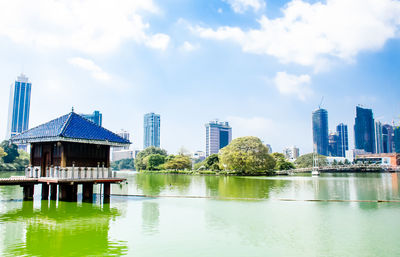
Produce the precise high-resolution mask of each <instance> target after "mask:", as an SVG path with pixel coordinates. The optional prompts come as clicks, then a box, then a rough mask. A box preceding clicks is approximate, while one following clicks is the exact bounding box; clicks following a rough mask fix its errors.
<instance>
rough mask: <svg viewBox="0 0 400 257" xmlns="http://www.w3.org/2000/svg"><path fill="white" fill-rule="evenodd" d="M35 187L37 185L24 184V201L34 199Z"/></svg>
mask: <svg viewBox="0 0 400 257" xmlns="http://www.w3.org/2000/svg"><path fill="white" fill-rule="evenodd" d="M34 187H35V185H24V186H23V188H24V201H30V200H33V194H34Z"/></svg>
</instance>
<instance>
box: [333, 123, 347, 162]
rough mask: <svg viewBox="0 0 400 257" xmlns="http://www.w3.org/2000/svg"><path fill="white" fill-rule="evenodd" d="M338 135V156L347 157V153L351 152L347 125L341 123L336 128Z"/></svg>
mask: <svg viewBox="0 0 400 257" xmlns="http://www.w3.org/2000/svg"><path fill="white" fill-rule="evenodd" d="M336 133H337V135H338V151H337V156H339V157H346V151H347V150H349V133H348V129H347V125H345V124H343V123H340V124H339V125H337V126H336Z"/></svg>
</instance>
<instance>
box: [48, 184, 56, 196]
mask: <svg viewBox="0 0 400 257" xmlns="http://www.w3.org/2000/svg"><path fill="white" fill-rule="evenodd" d="M50 199H51V200H57V184H50Z"/></svg>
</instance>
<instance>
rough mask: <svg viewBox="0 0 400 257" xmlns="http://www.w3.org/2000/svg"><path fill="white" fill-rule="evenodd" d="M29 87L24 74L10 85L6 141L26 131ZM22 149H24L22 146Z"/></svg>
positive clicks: (29, 102)
mask: <svg viewBox="0 0 400 257" xmlns="http://www.w3.org/2000/svg"><path fill="white" fill-rule="evenodd" d="M31 87H32V84H31V83H30V82H29V79H28V78H27V77H26V76H25V75H24V74H21V75H20V76H18V78H17V80H16V81H15V82H14V83H13V84H11V88H10V99H9V108H8V123H7V134H6V138H7V139H10V138H11V137H12V136H15V135H18V134H20V133H22V132H24V131H25V130H28V127H29V112H30V104H31ZM21 146H22V145H21ZM22 148H24V147H23V146H22Z"/></svg>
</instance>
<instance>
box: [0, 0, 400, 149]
mask: <svg viewBox="0 0 400 257" xmlns="http://www.w3.org/2000/svg"><path fill="white" fill-rule="evenodd" d="M399 28H400V1H395V0H327V1H304V0H303V1H302V0H293V1H276V0H275V1H268V0H267V1H263V0H207V1H195V0H186V1H183V0H163V1H159V0H152V1H150V0H141V1H123V0H121V1H105V0H97V1H94V0H85V1H67V0H59V1H54V0H38V1H34V3H33V1H26V0H15V1H3V2H1V3H0V46H1V47H0V54H1V58H0V74H1V76H0V85H2V86H1V87H0V90H1V94H0V103H1V105H2V108H1V109H0V110H1V112H0V120H2V121H3V122H1V123H0V124H1V126H0V135H5V134H6V132H5V129H6V125H7V124H6V120H7V112H8V110H7V109H8V96H9V90H10V88H9V85H10V84H11V83H12V82H13V81H14V80H15V78H16V77H17V76H18V75H19V73H21V71H23V72H24V73H25V74H26V75H27V76H28V77H29V78H30V80H31V82H32V99H31V119H30V127H33V126H36V125H39V124H41V123H43V122H46V121H48V120H50V119H52V118H56V117H58V116H61V115H63V114H65V113H68V112H69V111H70V110H71V107H72V106H74V108H75V110H76V111H77V112H83V113H90V112H92V111H93V110H100V111H101V112H102V113H103V124H104V126H105V127H106V128H108V129H111V130H113V131H118V130H120V129H125V130H128V131H129V132H130V133H131V137H132V138H131V139H132V141H133V146H132V148H135V149H140V148H141V147H142V145H143V115H144V114H145V113H146V112H156V113H160V114H161V145H162V147H163V148H165V149H167V150H168V151H169V152H171V153H174V152H177V151H178V150H179V149H180V148H181V147H182V146H183V147H185V148H186V149H188V150H190V151H196V150H204V148H205V128H204V124H205V123H206V122H207V121H209V120H212V119H215V118H219V119H220V120H226V121H229V122H230V123H231V125H232V127H233V137H234V138H235V137H239V136H247V135H254V136H258V137H260V138H261V139H262V140H263V141H264V142H265V143H269V144H271V145H272V148H273V150H274V151H282V149H283V148H284V147H285V146H291V145H297V146H299V147H300V151H301V153H307V152H310V151H311V149H312V134H311V133H312V132H311V112H312V111H313V110H314V109H315V108H317V107H318V105H319V102H320V101H321V98H322V96H324V102H323V105H322V107H323V108H326V109H327V110H328V115H329V126H330V128H331V129H334V128H335V126H336V125H337V124H338V123H340V122H343V123H345V124H348V125H349V132H350V147H353V145H354V143H353V125H354V115H355V106H356V105H357V104H362V105H364V106H366V107H369V108H372V109H373V111H374V115H375V117H376V118H377V119H379V120H380V121H382V122H392V120H394V121H395V122H399V119H398V118H399V115H400V102H399V100H398V99H399V96H400V87H399V84H400V75H399V74H400V73H399V70H400V40H399Z"/></svg>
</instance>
